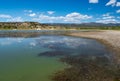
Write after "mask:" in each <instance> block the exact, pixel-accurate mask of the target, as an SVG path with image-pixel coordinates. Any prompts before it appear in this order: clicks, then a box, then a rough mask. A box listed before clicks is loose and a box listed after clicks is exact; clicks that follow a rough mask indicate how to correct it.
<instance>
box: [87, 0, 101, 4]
mask: <svg viewBox="0 0 120 81" xmlns="http://www.w3.org/2000/svg"><path fill="white" fill-rule="evenodd" d="M98 2H99V1H98V0H89V3H98Z"/></svg>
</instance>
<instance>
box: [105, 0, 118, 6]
mask: <svg viewBox="0 0 120 81" xmlns="http://www.w3.org/2000/svg"><path fill="white" fill-rule="evenodd" d="M116 1H117V0H110V1H109V2H108V3H107V4H106V6H110V5H111V6H115V5H116Z"/></svg>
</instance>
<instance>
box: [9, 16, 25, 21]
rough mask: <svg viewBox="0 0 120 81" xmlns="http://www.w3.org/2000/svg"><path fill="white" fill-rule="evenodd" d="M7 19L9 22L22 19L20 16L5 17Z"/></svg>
mask: <svg viewBox="0 0 120 81" xmlns="http://www.w3.org/2000/svg"><path fill="white" fill-rule="evenodd" d="M7 21H9V22H21V21H23V19H22V18H21V17H13V18H10V19H7Z"/></svg>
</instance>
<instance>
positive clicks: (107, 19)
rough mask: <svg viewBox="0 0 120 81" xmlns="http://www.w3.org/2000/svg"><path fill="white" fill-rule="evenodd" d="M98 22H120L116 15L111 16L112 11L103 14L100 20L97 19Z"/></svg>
mask: <svg viewBox="0 0 120 81" xmlns="http://www.w3.org/2000/svg"><path fill="white" fill-rule="evenodd" d="M96 22H97V23H104V24H108V23H120V22H119V21H118V20H117V19H116V18H115V16H111V15H110V13H106V14H103V15H102V18H100V19H99V20H97V21H96Z"/></svg>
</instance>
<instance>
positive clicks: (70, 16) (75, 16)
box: [64, 12, 92, 22]
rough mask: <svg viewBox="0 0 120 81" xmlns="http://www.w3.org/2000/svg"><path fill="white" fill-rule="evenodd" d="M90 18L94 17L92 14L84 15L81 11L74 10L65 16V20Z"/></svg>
mask: <svg viewBox="0 0 120 81" xmlns="http://www.w3.org/2000/svg"><path fill="white" fill-rule="evenodd" d="M90 18H92V16H88V15H83V14H80V13H77V12H73V13H70V14H67V15H66V16H65V17H64V21H67V22H80V21H81V20H86V19H90Z"/></svg>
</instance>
